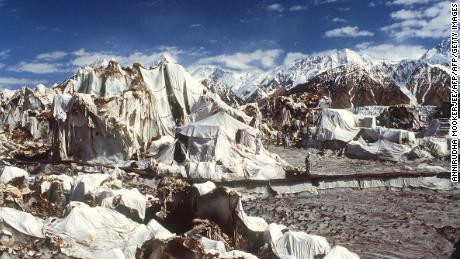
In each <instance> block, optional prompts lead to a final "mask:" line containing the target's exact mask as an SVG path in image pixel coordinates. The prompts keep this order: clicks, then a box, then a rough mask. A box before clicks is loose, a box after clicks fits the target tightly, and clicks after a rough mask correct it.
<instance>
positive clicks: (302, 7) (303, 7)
mask: <svg viewBox="0 0 460 259" xmlns="http://www.w3.org/2000/svg"><path fill="white" fill-rule="evenodd" d="M307 8H308V7H307V6H306V5H293V6H291V7H289V11H292V12H295V11H303V10H307Z"/></svg>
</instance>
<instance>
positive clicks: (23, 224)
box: [0, 207, 45, 238]
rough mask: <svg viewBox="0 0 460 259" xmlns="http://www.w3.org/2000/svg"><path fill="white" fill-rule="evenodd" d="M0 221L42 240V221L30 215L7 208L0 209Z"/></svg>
mask: <svg viewBox="0 0 460 259" xmlns="http://www.w3.org/2000/svg"><path fill="white" fill-rule="evenodd" d="M0 220H1V221H3V222H5V223H6V224H8V225H9V226H10V227H12V228H14V229H15V230H17V231H19V232H21V233H23V234H26V235H29V236H34V237H40V238H44V237H45V236H44V234H43V220H42V219H39V218H36V217H34V216H32V214H30V213H27V212H23V211H19V210H16V209H12V208H8V207H0Z"/></svg>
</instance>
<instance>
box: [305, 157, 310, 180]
mask: <svg viewBox="0 0 460 259" xmlns="http://www.w3.org/2000/svg"><path fill="white" fill-rule="evenodd" d="M310 155H311V153H310V152H308V153H307V155H306V156H305V175H310V166H311V165H310Z"/></svg>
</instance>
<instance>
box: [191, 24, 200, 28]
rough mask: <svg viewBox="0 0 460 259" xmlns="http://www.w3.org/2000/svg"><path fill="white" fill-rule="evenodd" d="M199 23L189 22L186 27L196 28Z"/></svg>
mask: <svg viewBox="0 0 460 259" xmlns="http://www.w3.org/2000/svg"><path fill="white" fill-rule="evenodd" d="M201 26H202V25H201V23H193V24H190V25H189V26H188V27H190V28H198V27H201Z"/></svg>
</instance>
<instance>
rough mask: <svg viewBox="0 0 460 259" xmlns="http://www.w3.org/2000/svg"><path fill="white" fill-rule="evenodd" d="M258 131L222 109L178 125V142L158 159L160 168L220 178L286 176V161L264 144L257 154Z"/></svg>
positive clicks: (199, 176)
mask: <svg viewBox="0 0 460 259" xmlns="http://www.w3.org/2000/svg"><path fill="white" fill-rule="evenodd" d="M257 134H258V130H257V129H255V128H253V127H251V126H248V125H247V124H245V123H242V122H241V121H238V120H237V119H235V118H234V117H232V116H230V115H229V114H228V113H226V112H223V111H221V112H218V113H216V114H214V115H212V116H209V117H207V118H205V119H202V120H199V121H197V122H194V123H189V124H187V125H186V126H183V127H179V128H177V138H176V141H175V142H174V145H170V146H169V148H166V149H165V150H163V151H162V152H160V154H159V155H158V156H157V158H156V159H157V161H158V162H159V166H158V168H159V169H158V170H159V172H160V173H167V172H179V173H180V174H185V172H186V175H183V176H185V177H192V178H207V179H213V180H217V181H221V180H236V179H279V178H284V177H285V172H284V169H283V166H287V164H286V163H285V162H284V161H282V160H281V159H280V158H279V157H278V156H277V155H274V154H271V153H270V152H268V151H266V150H265V149H264V148H263V146H262V145H261V144H260V151H259V154H256V149H257V147H256V137H257Z"/></svg>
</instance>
